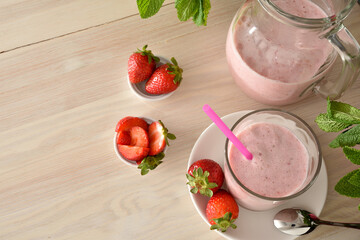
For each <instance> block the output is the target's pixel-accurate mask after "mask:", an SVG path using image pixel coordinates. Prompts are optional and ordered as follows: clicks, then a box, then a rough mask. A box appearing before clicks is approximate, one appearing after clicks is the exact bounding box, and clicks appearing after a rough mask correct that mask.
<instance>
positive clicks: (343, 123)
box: [315, 99, 360, 211]
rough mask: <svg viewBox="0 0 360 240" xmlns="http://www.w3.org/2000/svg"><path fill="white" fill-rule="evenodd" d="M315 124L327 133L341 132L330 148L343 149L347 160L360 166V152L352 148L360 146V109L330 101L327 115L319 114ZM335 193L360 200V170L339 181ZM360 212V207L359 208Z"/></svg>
mask: <svg viewBox="0 0 360 240" xmlns="http://www.w3.org/2000/svg"><path fill="white" fill-rule="evenodd" d="M315 122H316V123H317V125H318V126H319V128H320V129H321V130H323V131H325V132H339V131H343V132H341V133H340V134H339V135H338V136H337V137H336V138H335V139H334V140H333V141H332V142H330V144H329V146H330V147H332V148H338V147H342V149H343V152H344V154H345V156H346V158H347V159H349V160H350V161H351V162H352V163H354V164H357V165H360V150H359V149H356V148H352V147H353V146H355V145H357V144H360V125H355V124H360V109H358V108H355V107H354V106H351V105H349V104H347V103H342V102H336V101H330V100H329V99H328V104H327V113H321V114H319V115H318V116H317V117H316V119H315ZM335 191H337V192H338V193H339V194H341V195H345V196H348V197H352V198H360V168H359V169H356V170H354V171H352V172H350V173H348V174H346V175H345V176H344V177H343V178H341V179H340V180H339V182H338V183H337V184H336V185H335ZM358 210H359V211H360V205H359V206H358Z"/></svg>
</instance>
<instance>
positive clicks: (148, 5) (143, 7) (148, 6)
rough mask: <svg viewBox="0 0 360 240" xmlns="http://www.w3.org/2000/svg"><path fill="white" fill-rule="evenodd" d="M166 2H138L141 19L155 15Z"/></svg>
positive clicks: (157, 0) (159, 0) (141, 0)
mask: <svg viewBox="0 0 360 240" xmlns="http://www.w3.org/2000/svg"><path fill="white" fill-rule="evenodd" d="M164 1H165V0H136V3H137V6H138V9H139V13H140V17H141V18H148V17H151V16H153V15H155V14H156V13H157V12H158V11H159V10H160V8H161V6H162V5H163V3H164Z"/></svg>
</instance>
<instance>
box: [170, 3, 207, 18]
mask: <svg viewBox="0 0 360 240" xmlns="http://www.w3.org/2000/svg"><path fill="white" fill-rule="evenodd" d="M200 3H201V0H177V1H176V2H175V8H176V9H177V15H178V18H179V20H180V21H187V20H189V18H191V17H193V16H194V15H195V14H196V13H197V12H198V11H199V8H200Z"/></svg>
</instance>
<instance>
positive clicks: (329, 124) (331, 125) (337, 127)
mask: <svg viewBox="0 0 360 240" xmlns="http://www.w3.org/2000/svg"><path fill="white" fill-rule="evenodd" d="M315 122H316V123H317V125H318V126H319V128H320V129H321V130H323V131H325V132H338V131H341V130H343V129H345V128H347V127H349V126H350V124H347V123H342V122H337V121H335V120H333V119H331V118H330V117H329V115H328V114H326V113H320V114H319V115H318V116H317V117H316V119H315Z"/></svg>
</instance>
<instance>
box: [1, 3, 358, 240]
mask: <svg viewBox="0 0 360 240" xmlns="http://www.w3.org/2000/svg"><path fill="white" fill-rule="evenodd" d="M239 5H240V4H239V0H227V1H212V9H211V11H210V16H209V21H208V26H207V27H197V26H195V25H194V24H193V23H192V22H191V21H188V22H179V21H178V19H177V16H176V10H175V8H174V1H170V0H169V1H165V4H164V6H163V7H162V8H161V10H160V12H159V13H158V14H157V15H156V16H155V17H152V18H149V19H146V20H144V19H141V18H140V17H139V14H138V12H137V7H136V1H133V0H121V1H120V0H63V1H56V0H47V1H38V0H1V1H0V43H1V44H0V70H1V72H0V239H1V240H19V239H31V240H33V239H42V240H43V239H76V240H79V239H111V240H113V239H222V237H221V236H220V235H218V234H217V233H215V232H213V231H210V230H209V227H208V225H207V224H206V223H205V222H204V221H203V220H202V219H201V217H200V216H199V215H198V213H197V212H196V210H195V208H194V206H193V204H192V202H191V200H190V197H189V193H188V190H187V187H186V178H185V173H186V170H187V162H188V159H189V155H190V152H191V149H192V147H193V145H194V143H195V141H196V140H197V138H198V137H199V135H200V134H201V133H202V131H204V129H205V128H206V127H207V126H208V125H209V124H210V123H211V122H210V120H209V118H208V117H207V116H206V115H205V114H204V113H203V112H202V106H203V104H205V103H208V104H210V105H211V106H212V107H213V108H214V109H215V110H216V112H217V113H218V114H219V115H220V116H224V115H227V114H229V113H232V112H236V111H240V110H246V109H260V108H264V107H267V106H265V105H262V104H260V103H257V102H255V101H253V100H252V99H249V98H248V97H246V96H245V95H244V94H243V93H242V92H241V91H240V90H239V88H237V87H236V85H235V83H234V81H233V80H232V78H231V76H230V73H229V71H228V67H227V64H226V59H225V39H226V33H227V30H228V27H229V25H230V22H231V20H232V17H233V16H234V14H235V13H236V11H237V9H238V7H239ZM345 23H346V25H347V26H348V28H349V30H350V31H351V32H352V33H353V35H354V36H355V38H356V39H357V40H358V41H359V42H360V27H359V26H360V7H359V6H358V5H356V6H355V7H354V9H353V12H352V13H351V15H350V16H349V17H348V19H347V20H346V22H345ZM146 43H147V44H149V47H150V48H151V49H152V50H153V52H155V53H158V54H159V55H162V56H169V57H171V56H175V57H176V58H177V60H178V62H179V64H180V65H181V66H182V67H183V69H184V80H183V82H182V85H181V87H180V88H179V89H178V90H177V91H176V92H175V93H174V94H173V95H172V96H171V97H169V98H168V99H165V100H162V101H158V102H146V101H142V100H140V99H138V98H137V97H136V96H135V95H134V94H133V93H132V92H131V91H130V90H129V88H128V85H127V82H126V74H127V70H126V68H127V59H128V57H129V55H130V54H131V53H132V52H133V51H134V50H135V49H136V48H138V47H142V46H143V45H144V44H146ZM341 100H342V101H344V102H347V103H350V104H352V105H354V106H356V107H360V81H357V82H356V83H355V84H354V85H353V87H352V89H351V90H349V91H348V92H347V93H346V95H345V96H344V97H343V98H342V99H341ZM282 108H283V109H284V110H288V111H291V112H293V113H295V114H297V115H299V116H301V117H302V118H303V119H305V120H306V121H307V122H308V123H309V124H310V125H311V126H312V127H313V128H314V130H315V132H316V134H317V136H318V137H319V140H320V142H321V146H322V149H323V153H324V159H325V162H326V166H327V171H328V177H329V186H328V195H327V200H326V203H325V206H324V209H323V211H322V213H321V217H322V218H324V219H328V220H336V221H348V222H360V212H359V211H358V210H357V206H358V204H359V203H360V201H359V199H351V198H347V197H344V196H341V195H339V194H338V193H337V192H335V191H334V186H335V184H336V182H337V181H338V180H339V179H340V178H341V177H342V176H343V175H345V174H346V173H347V172H349V171H351V170H353V169H355V168H356V166H355V165H354V164H352V163H351V162H350V161H348V160H346V159H345V157H344V155H343V153H342V151H341V150H340V149H330V148H329V147H328V143H329V142H330V141H331V140H332V139H333V138H334V137H335V134H331V133H323V132H322V131H321V130H319V129H318V128H317V126H316V125H315V123H314V118H315V116H316V115H317V114H318V113H319V112H324V111H325V108H326V101H325V100H323V99H321V98H319V97H316V96H313V97H310V98H307V99H306V100H304V101H302V102H301V103H297V104H293V105H290V106H285V107H282ZM128 115H130V116H148V117H151V118H155V119H162V120H163V121H164V122H165V123H166V125H167V127H168V128H169V130H170V131H171V132H173V133H175V134H176V136H177V140H176V141H173V143H172V144H171V147H170V148H169V149H168V151H167V156H166V159H165V162H164V163H163V164H162V165H160V166H159V167H158V169H156V171H153V172H151V173H149V174H148V175H146V176H140V174H139V171H138V170H137V169H135V168H130V167H129V166H126V165H124V164H123V163H122V162H120V161H119V160H118V159H117V157H116V155H115V153H114V150H113V142H112V141H113V136H114V128H115V125H116V123H117V121H118V120H119V119H121V118H123V117H125V116H128ZM240 217H241V216H240ZM194 236H195V237H194ZM359 238H360V232H359V231H356V230H349V229H341V228H332V227H326V226H324V227H323V226H321V227H319V228H318V229H317V230H316V231H315V232H313V233H312V234H310V235H307V236H304V237H300V238H299V239H302V240H305V239H306V240H310V239H315V240H320V239H327V240H328V239H330V240H334V239H347V240H352V239H353V240H355V239H359Z"/></svg>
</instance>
